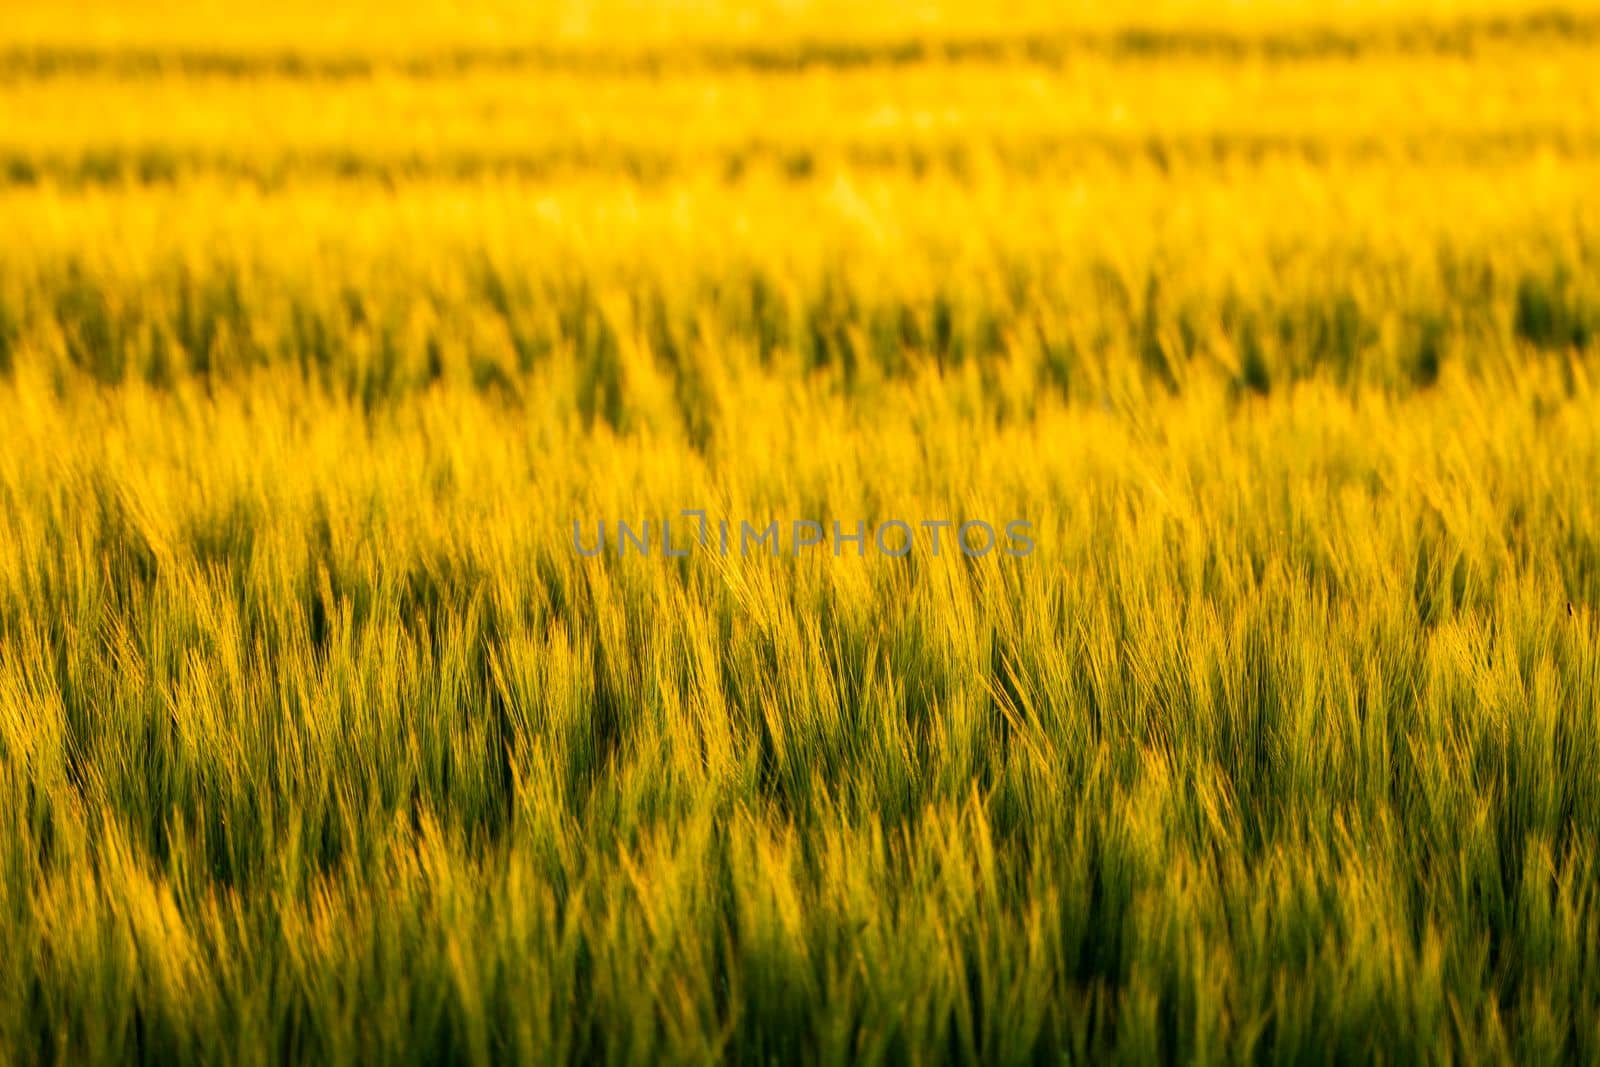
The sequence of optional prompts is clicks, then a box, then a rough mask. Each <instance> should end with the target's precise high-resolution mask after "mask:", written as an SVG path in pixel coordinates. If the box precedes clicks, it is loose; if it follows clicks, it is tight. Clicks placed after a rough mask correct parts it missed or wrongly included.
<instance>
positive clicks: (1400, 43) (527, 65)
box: [0, 9, 1600, 80]
mask: <svg viewBox="0 0 1600 1067" xmlns="http://www.w3.org/2000/svg"><path fill="white" fill-rule="evenodd" d="M1560 41H1565V42H1569V43H1582V44H1588V43H1593V42H1595V41H1600V12H1596V13H1588V12H1584V13H1574V12H1567V11H1560V10H1548V9H1547V10H1541V11H1533V12H1528V13H1525V14H1521V15H1516V16H1495V17H1486V18H1477V19H1463V20H1460V21H1456V22H1448V23H1439V22H1431V21H1411V22H1405V23H1398V24H1391V25H1387V26H1380V27H1372V28H1367V29H1358V30H1347V29H1339V28H1335V27H1310V28H1297V29H1286V30H1279V31H1268V32H1265V33H1261V34H1247V33H1237V32H1232V31H1228V30H1207V29H1183V30H1163V29H1153V28H1130V29H1124V30H1116V31H1110V32H1098V31H1086V32H1076V33H1073V32H1068V33H1041V34H1033V35H1020V36H983V37H959V38H951V39H945V40H938V39H922V38H911V37H907V38H899V39H895V40H887V41H881V42H852V41H827V40H801V41H795V42H793V43H790V44H778V45H769V44H760V43H752V44H732V45H720V44H712V43H705V44H697V45H687V46H678V47H654V48H645V49H641V50H639V51H634V52H610V51H600V50H596V49H584V48H581V47H573V48H559V47H547V46H540V45H508V46H505V47H490V48H460V49H453V50H446V51H441V52H435V53H428V54H418V55H410V56H396V57H383V56H375V55H318V54H315V53H307V52H302V51H296V50H293V49H284V50H281V51H264V52H259V53H240V52H228V51H222V50H208V49H173V50H164V49H160V48H147V47H138V46H135V47H129V48H115V49H97V48H87V47H84V48H80V47H72V46H41V47H11V48H9V49H4V50H0V78H9V79H13V80H15V79H25V78H47V77H58V76H65V75H84V74H110V75H114V76H119V77H132V76H145V75H151V74H162V73H172V74H184V75H193V76H198V75H209V76H223V77H240V78H243V77H265V76H277V77H291V78H293V77H319V78H354V77H365V76H368V75H371V74H373V73H376V72H379V71H399V72H402V73H405V74H409V75H412V76H416V77H444V76H450V75H456V74H461V73H465V72H468V71H473V70H523V69H528V70H548V71H570V72H577V73H596V74H636V75H646V76H648V75H658V74H662V73H667V72H671V71H674V70H682V69H711V70H718V69H745V70H757V71H772V72H776V73H784V72H795V71H803V70H808V69H813V68H816V69H829V68H835V69H851V68H860V67H871V66H909V65H914V64H920V63H929V62H955V63H960V62H986V61H994V62H999V61H1008V62H1016V61H1027V62H1032V63H1035V64H1042V65H1062V64H1065V63H1068V62H1070V61H1071V60H1072V59H1074V58H1075V57H1081V56H1085V55H1102V56H1109V57H1112V58H1142V57H1173V56H1196V57H1213V58H1220V59H1234V60H1237V59H1246V58H1255V57H1260V58H1266V59H1283V60H1293V59H1315V58H1350V59H1355V58H1360V57H1364V56H1368V55H1371V54H1382V53H1386V52H1389V53H1402V54H1404V53H1423V54H1430V53H1431V54H1458V55H1469V54H1471V53H1472V52H1473V51H1474V50H1475V49H1477V48H1480V47H1483V46H1485V45H1490V44H1506V43H1541V42H1560Z"/></svg>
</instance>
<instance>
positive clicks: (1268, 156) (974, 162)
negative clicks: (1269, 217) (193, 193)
mask: <svg viewBox="0 0 1600 1067" xmlns="http://www.w3.org/2000/svg"><path fill="white" fill-rule="evenodd" d="M1537 151H1546V152H1552V153H1554V154H1556V155H1558V156H1560V157H1562V158H1565V159H1569V160H1577V159H1588V158H1593V157H1596V156H1600V131H1584V132H1580V133H1574V132H1570V131H1566V130H1543V129H1534V128H1528V129H1518V130H1507V131H1496V132H1489V133H1473V134H1465V135H1463V134H1448V133H1440V134H1428V135H1423V136H1410V137H1407V136H1400V137H1394V136H1387V137H1386V136H1376V135H1375V136H1355V137H1347V138H1336V139H1335V138H1323V137H1318V136H1315V135H1311V136H1300V135H1275V134H1260V135H1253V134H1198V135H1195V136H1189V137H1184V136H1178V137H1172V136H1148V137H1140V136H1130V137H1113V136H1099V135H1083V136H1069V137H1061V138H1044V139H1035V140H1029V141H1026V142H1021V143H1016V142H1013V143H997V142H993V141H988V140H983V139H973V140H967V141H949V142H944V143H934V144H921V145H911V144H907V145H888V144H855V145H848V144H847V145H840V146H835V147H832V148H824V149H816V148H811V147H807V146H803V145H798V144H797V145H783V144H774V143H763V142H749V143H746V144H742V145H739V146H737V147H728V148H723V149H718V148H709V149H705V150H693V149H690V150H688V151H685V152H657V151H652V150H650V149H646V148H629V147H626V146H618V147H615V148H609V149H607V148H601V149H585V148H560V149H553V150H550V151H532V152H518V151H505V152H473V151H461V152H443V153H438V154H430V155H420V154H404V153H399V154H394V155H364V154H362V153H361V152H360V151H358V150H350V151H340V150H336V149H335V150H326V151H321V150H314V151H301V150H294V149H289V150H285V151H282V152H276V153H270V154H264V155H263V156H262V157H260V158H249V157H247V156H241V155H231V154H228V153H226V152H207V151H204V150H196V151H188V150H176V151H175V150H173V149H169V148H164V147H160V146H150V147H148V148H132V149H129V148H122V147H114V148H112V147H108V148H104V149H97V148H85V149H83V150H81V151H78V152H73V153H48V154H41V153H32V152H29V151H27V150H26V149H4V148H0V187H5V186H26V185H35V184H40V183H44V182H52V183H57V184H63V185H116V184H145V185H156V184H164V183H173V182H180V181H183V180H185V179H189V178H194V177H199V176H204V175H208V174H209V175H218V176H223V177H230V178H238V179H243V180H253V181H257V182H260V183H261V184H263V185H266V186H273V185H278V184H282V183H285V182H288V181H291V180H293V179H296V178H306V177H318V176H326V177H336V178H350V179H378V180H387V181H400V180H414V179H426V178H445V179H466V178H479V177H511V178H523V179H542V178H557V177H562V176H566V175H575V174H586V173H595V172H604V173H609V174H616V175H620V176H624V177H626V178H628V179H631V180H635V181H644V182H649V181H663V180H668V179H671V178H674V177H678V176H685V175H704V174H707V173H712V174H717V175H719V176H720V177H722V178H723V179H724V180H727V181H737V180H739V179H741V178H743V177H745V176H746V175H747V174H749V173H757V172H760V173H773V172H775V173H777V174H779V175H782V176H785V177H787V178H790V179H793V180H806V179H809V178H811V177H812V176H814V175H815V174H818V173H820V172H825V171H826V170H828V169H829V168H830V167H838V166H846V167H850V168H854V169H863V170H879V171H894V170H903V171H906V172H907V173H910V174H913V175H917V176H921V175H924V174H953V175H956V176H961V175H964V174H966V173H968V172H970V171H973V170H974V169H975V168H976V167H978V165H979V164H984V165H988V164H995V165H998V166H1000V167H1002V168H1003V169H1005V170H1006V171H1008V172H1010V173H1014V174H1019V175H1028V174H1039V175H1047V174H1051V173H1058V172H1061V171H1064V170H1067V169H1070V168H1071V167H1073V166H1074V165H1084V164H1092V163H1110V164H1116V165H1146V166H1154V167H1156V168H1162V169H1174V170H1181V169H1185V168H1194V167H1205V166H1210V165H1224V164H1251V163H1260V162H1268V161H1272V160H1281V159H1300V160H1304V161H1307V162H1311V163H1317V164H1326V163H1334V162H1362V161H1369V160H1380V161H1391V162H1403V163H1432V162H1449V161H1470V162H1472V163H1475V164H1488V163H1492V162H1496V161H1514V160H1518V159H1523V158H1526V157H1527V156H1528V155H1529V154H1530V153H1533V152H1537Z"/></svg>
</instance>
